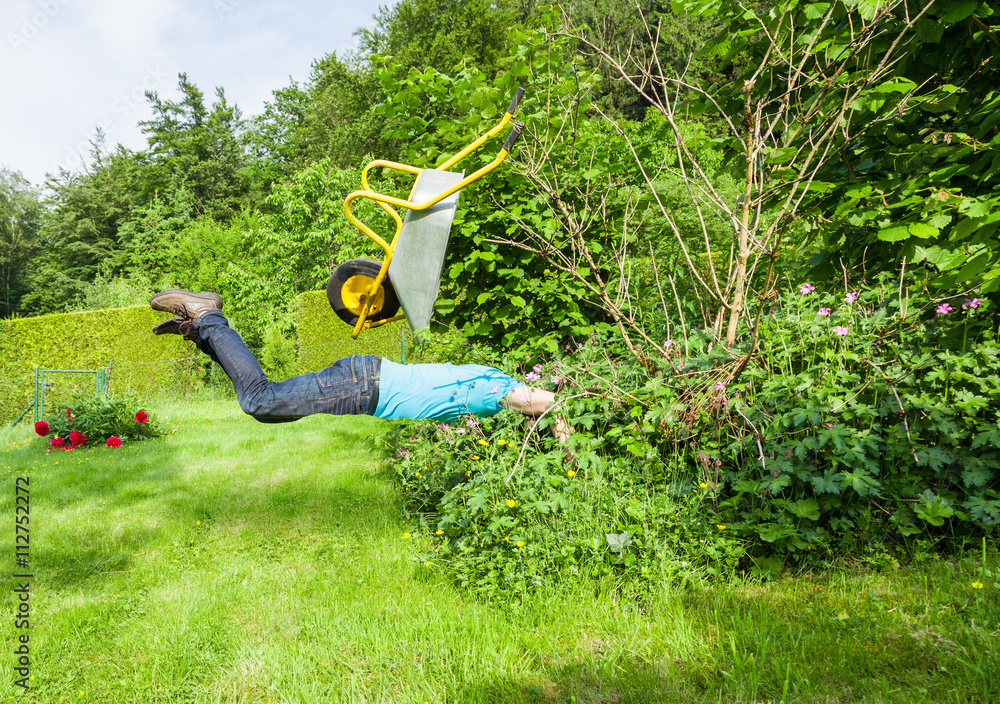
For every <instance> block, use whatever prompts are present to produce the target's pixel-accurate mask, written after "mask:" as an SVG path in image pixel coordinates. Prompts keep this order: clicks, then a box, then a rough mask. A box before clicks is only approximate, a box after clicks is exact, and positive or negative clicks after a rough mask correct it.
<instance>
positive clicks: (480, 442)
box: [479, 438, 489, 447]
mask: <svg viewBox="0 0 1000 704" xmlns="http://www.w3.org/2000/svg"><path fill="white" fill-rule="evenodd" d="M479 444H480V445H482V446H483V447H486V446H487V445H489V443H488V442H486V441H485V440H483V439H482V438H479Z"/></svg>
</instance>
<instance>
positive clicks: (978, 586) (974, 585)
mask: <svg viewBox="0 0 1000 704" xmlns="http://www.w3.org/2000/svg"><path fill="white" fill-rule="evenodd" d="M972 588H973V589H982V588H983V583H982V582H973V583H972Z"/></svg>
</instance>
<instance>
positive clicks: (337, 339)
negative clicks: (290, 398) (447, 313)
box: [297, 291, 413, 372]
mask: <svg viewBox="0 0 1000 704" xmlns="http://www.w3.org/2000/svg"><path fill="white" fill-rule="evenodd" d="M298 302H299V307H298V314H297V327H298V343H299V353H298V368H299V370H300V371H301V372H311V371H319V370H320V369H325V368H326V367H328V366H330V365H331V364H333V363H334V362H336V361H337V360H338V359H341V358H343V357H346V356H348V355H352V354H372V355H378V356H381V357H386V358H387V359H391V360H394V361H396V362H398V361H400V359H401V358H402V356H403V340H405V344H406V347H407V350H408V351H409V350H411V348H412V345H413V336H412V335H411V334H410V330H409V328H408V327H407V326H406V323H405V322H404V321H399V322H395V323H387V324H386V325H382V326H380V327H377V328H372V329H371V330H365V331H363V332H362V333H361V335H359V336H358V339H357V340H352V339H351V326H349V325H347V324H346V323H345V322H344V321H342V320H341V319H340V318H338V317H337V316H336V314H335V313H334V312H333V309H331V308H330V302H329V301H328V300H327V297H326V291H307V292H305V293H301V294H299V297H298ZM400 331H403V332H402V333H401V332H400ZM401 334H402V335H403V338H402V339H401V337H400V335H401Z"/></svg>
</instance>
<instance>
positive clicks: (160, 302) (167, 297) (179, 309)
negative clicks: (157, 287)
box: [149, 288, 222, 322]
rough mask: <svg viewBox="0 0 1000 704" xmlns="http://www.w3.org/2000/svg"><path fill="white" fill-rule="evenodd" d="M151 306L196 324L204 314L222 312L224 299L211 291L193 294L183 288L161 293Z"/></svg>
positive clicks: (151, 302)
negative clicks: (215, 311)
mask: <svg viewBox="0 0 1000 704" xmlns="http://www.w3.org/2000/svg"><path fill="white" fill-rule="evenodd" d="M149 305H150V307H152V309H153V310H162V311H166V312H167V313H173V314H174V315H176V316H179V317H181V318H187V319H188V320H190V321H191V322H194V321H195V320H197V319H198V318H199V317H200V316H201V315H202V313H206V312H208V311H210V310H222V298H221V297H220V296H219V294H217V293H211V292H210V291H201V292H200V293H191V292H190V291H185V290H184V289H182V288H171V289H167V290H166V291H160V292H159V293H158V294H156V295H155V296H153V297H152V298H150V299H149Z"/></svg>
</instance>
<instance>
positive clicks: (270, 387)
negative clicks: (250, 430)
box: [194, 310, 382, 423]
mask: <svg viewBox="0 0 1000 704" xmlns="http://www.w3.org/2000/svg"><path fill="white" fill-rule="evenodd" d="M194 327H195V330H196V331H197V333H198V339H197V340H196V341H195V344H196V345H197V346H198V349H200V350H201V351H202V352H204V353H205V354H207V355H209V356H210V357H211V358H212V359H213V360H214V361H215V362H216V363H217V364H218V365H219V366H220V367H222V369H223V370H224V371H225V372H226V374H227V375H228V376H229V378H230V380H232V382H233V387H235V389H236V398H237V399H238V400H239V402H240V408H242V409H243V412H244V413H247V414H248V415H251V416H253V417H254V418H255V419H257V420H259V421H260V422H262V423H285V422H288V421H293V420H298V419H299V418H302V417H303V416H308V415H312V414H313V413H330V414H331V415H335V416H343V415H361V414H366V413H367V414H372V413H374V412H375V409H376V408H377V407H378V381H379V370H380V369H381V363H382V360H381V358H380V357H372V356H368V355H351V356H349V357H344V358H343V359H340V360H337V361H336V362H335V363H334V364H333V366H330V367H327V368H326V369H324V370H323V371H321V372H312V373H310V374H303V375H302V376H295V377H292V378H291V379H287V380H285V381H282V382H274V381H268V380H267V376H265V375H264V370H262V369H261V368H260V364H259V363H258V362H257V358H256V357H254V355H253V352H251V351H250V350H249V349H248V348H247V346H246V345H245V344H244V343H243V339H242V338H241V337H240V336H239V333H237V332H236V331H235V330H233V329H232V328H230V327H229V322H228V321H227V320H226V318H225V317H224V316H223V315H222V311H219V310H210V311H208V312H207V313H205V314H204V315H202V316H201V317H200V318H198V320H197V322H196V323H195V325H194Z"/></svg>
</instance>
